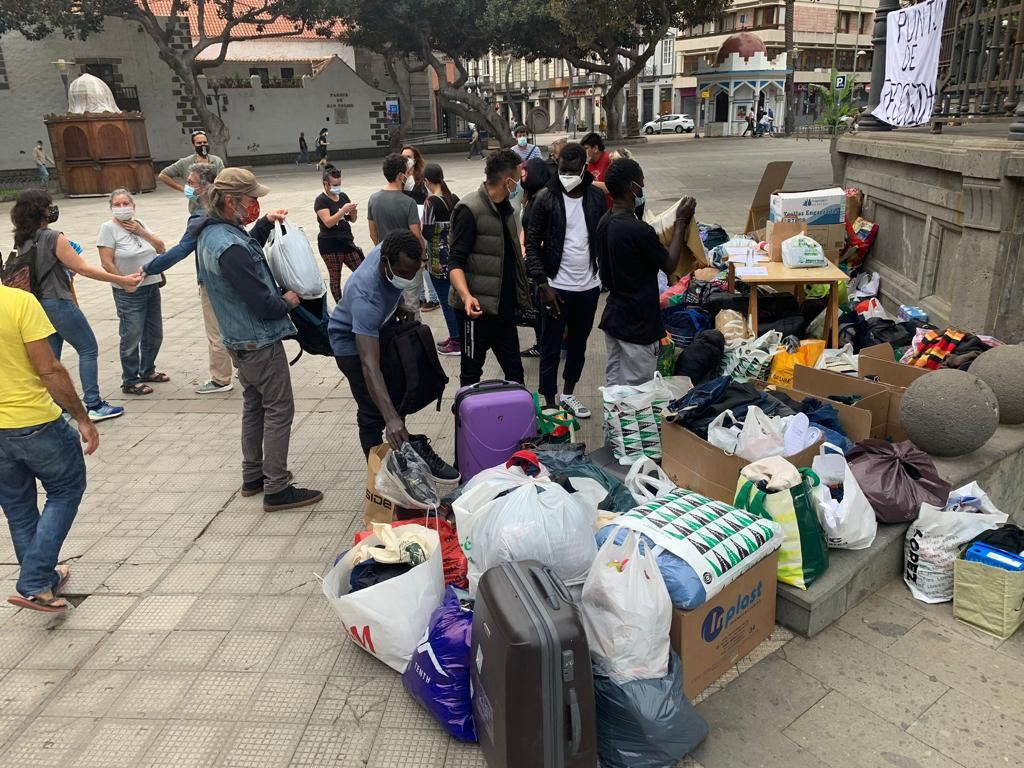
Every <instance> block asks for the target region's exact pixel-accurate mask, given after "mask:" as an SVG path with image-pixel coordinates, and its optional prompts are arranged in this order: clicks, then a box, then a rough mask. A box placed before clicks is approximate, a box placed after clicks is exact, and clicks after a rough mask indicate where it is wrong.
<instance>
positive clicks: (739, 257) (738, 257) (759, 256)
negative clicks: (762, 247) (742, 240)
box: [729, 253, 768, 264]
mask: <svg viewBox="0 0 1024 768" xmlns="http://www.w3.org/2000/svg"><path fill="white" fill-rule="evenodd" d="M747 258H748V254H746V253H730V254H729V263H730V264H746V263H747ZM754 261H755V262H757V263H759V264H760V263H762V262H765V261H768V254H766V253H755V254H754Z"/></svg>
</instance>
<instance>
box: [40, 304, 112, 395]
mask: <svg viewBox="0 0 1024 768" xmlns="http://www.w3.org/2000/svg"><path fill="white" fill-rule="evenodd" d="M39 303H40V304H42V305H43V310H44V311H45V312H46V316H47V317H48V318H49V320H50V323H51V324H52V325H53V327H54V328H55V329H56V331H57V332H56V333H55V334H53V336H51V337H50V338H49V342H50V347H51V348H52V349H53V354H54V356H55V357H56V358H57V359H58V360H60V353H61V350H62V349H63V347H64V342H65V341H66V342H67V343H68V344H70V345H71V346H72V347H74V349H75V351H76V352H77V353H78V377H79V378H80V379H81V380H82V395H83V396H82V400H84V401H85V405H86V407H88V408H95V407H97V406H99V404H100V403H101V402H102V399H101V398H100V384H99V362H98V358H99V353H100V348H99V346H98V345H97V344H96V336H95V335H94V334H93V332H92V328H90V327H89V321H88V320H86V318H85V315H84V314H83V313H82V310H81V309H79V308H78V305H77V304H75V302H73V301H71V300H69V299H42V300H41V301H40V302H39Z"/></svg>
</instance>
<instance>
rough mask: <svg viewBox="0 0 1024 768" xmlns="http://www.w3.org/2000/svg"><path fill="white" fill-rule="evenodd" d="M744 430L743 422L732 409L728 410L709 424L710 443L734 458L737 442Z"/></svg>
mask: <svg viewBox="0 0 1024 768" xmlns="http://www.w3.org/2000/svg"><path fill="white" fill-rule="evenodd" d="M742 429H743V422H742V421H740V420H739V419H737V418H736V417H735V416H734V415H733V413H732V409H730V408H727V409H726V410H724V411H722V412H721V413H720V414H718V415H717V416H715V420H714V421H712V422H711V423H710V424H708V442H709V443H711V444H712V445H713V446H715V447H716V448H721V449H722V450H723V451H725V452H726V453H727V454H729V455H730V456H732V455H733V454H734V453H736V442H737V441H738V440H739V439H740V430H742Z"/></svg>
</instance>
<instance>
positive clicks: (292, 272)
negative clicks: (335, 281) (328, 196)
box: [266, 221, 327, 299]
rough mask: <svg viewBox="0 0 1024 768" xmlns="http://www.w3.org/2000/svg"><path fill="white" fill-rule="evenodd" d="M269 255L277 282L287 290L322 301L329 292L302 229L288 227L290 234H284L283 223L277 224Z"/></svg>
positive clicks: (289, 225) (293, 226) (269, 247)
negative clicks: (322, 297)
mask: <svg viewBox="0 0 1024 768" xmlns="http://www.w3.org/2000/svg"><path fill="white" fill-rule="evenodd" d="M266 252H267V262H268V263H269V264H270V271H271V272H272V273H273V274H274V279H275V280H277V284H278V285H280V286H281V287H282V288H284V289H285V290H286V291H295V292H296V293H297V294H299V298H302V299H319V298H320V297H321V296H323V295H324V294H325V293H327V286H326V285H325V284H324V279H323V277H322V276H321V274H320V265H319V264H318V263H317V260H316V256H314V255H313V249H312V248H311V247H310V245H309V240H307V239H306V235H305V233H304V232H303V231H302V227H298V226H296V225H294V224H288V231H287V232H283V231H282V230H281V222H279V221H275V222H274V231H273V232H271V233H270V237H269V238H267V246H266Z"/></svg>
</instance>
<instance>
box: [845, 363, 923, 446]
mask: <svg viewBox="0 0 1024 768" xmlns="http://www.w3.org/2000/svg"><path fill="white" fill-rule="evenodd" d="M857 361H858V363H857V364H858V373H859V374H860V376H861V378H865V379H871V380H872V381H877V382H878V383H880V384H884V385H885V386H886V388H888V390H889V419H888V424H887V428H886V434H885V437H891V438H892V439H893V440H894V441H896V442H900V441H902V440H906V439H907V435H906V433H905V432H904V431H903V424H902V422H901V421H900V404H901V403H902V402H903V393H904V392H905V391H906V389H907V387H909V386H910V385H911V384H913V383H914V382H915V381H917V380H918V379H919V378H921V377H922V376H924V375H925V374H926V373H931V371H929V370H927V369H925V368H915V367H914V366H912V365H904V364H903V363H898V362H896V354H895V352H894V351H893V348H892V345H891V344H876V345H875V346H873V347H865V348H864V349H862V350H861V351H860V355H859V356H858V358H857Z"/></svg>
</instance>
